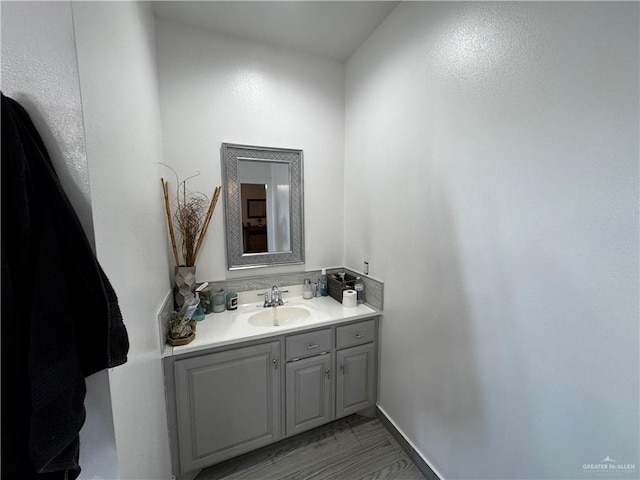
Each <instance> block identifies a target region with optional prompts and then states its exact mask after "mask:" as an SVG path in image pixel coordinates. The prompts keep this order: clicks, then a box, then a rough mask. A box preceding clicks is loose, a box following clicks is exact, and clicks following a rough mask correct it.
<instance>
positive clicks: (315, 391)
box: [164, 292, 380, 474]
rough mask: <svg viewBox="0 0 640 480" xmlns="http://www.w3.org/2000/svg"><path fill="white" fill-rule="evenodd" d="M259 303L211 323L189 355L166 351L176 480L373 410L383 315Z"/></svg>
mask: <svg viewBox="0 0 640 480" xmlns="http://www.w3.org/2000/svg"><path fill="white" fill-rule="evenodd" d="M255 295H256V294H255V292H247V294H246V295H243V294H241V297H243V298H244V300H243V298H241V301H240V303H241V305H240V307H239V308H238V309H237V310H235V311H226V312H224V313H221V314H210V315H208V316H207V318H206V320H204V321H203V322H200V323H199V324H198V327H197V333H196V340H194V341H193V342H192V343H190V344H189V345H186V346H183V347H173V348H171V347H167V351H166V352H165V358H164V369H165V376H166V382H167V399H168V407H169V421H170V427H171V428H170V430H171V436H172V443H173V448H172V452H173V464H174V470H175V471H176V473H180V474H182V473H185V472H190V471H193V470H198V469H202V468H205V467H207V466H210V465H213V464H215V463H218V462H221V461H223V460H226V459H229V458H231V457H234V456H236V455H240V454H242V453H246V452H248V451H251V450H254V449H256V448H259V447H262V446H265V445H268V444H270V443H273V442H276V441H278V440H281V439H283V438H286V437H289V436H291V435H295V434H297V433H300V432H303V431H305V430H309V429H311V428H315V427H317V426H320V425H323V424H325V423H328V422H331V421H333V420H335V419H337V418H340V417H344V416H346V415H350V414H352V413H356V412H359V411H362V410H365V409H367V408H369V407H373V406H374V405H375V401H376V378H377V374H376V368H377V332H378V316H379V313H380V312H379V311H377V310H374V309H373V308H370V307H369V306H367V305H358V306H357V307H355V308H346V307H343V306H342V305H340V304H339V303H338V302H336V301H335V300H333V299H332V298H330V297H316V298H313V299H311V300H303V299H302V297H301V296H300V297H297V296H293V297H291V298H288V303H287V305H286V306H284V307H276V308H273V307H270V308H262V305H261V304H260V305H258V302H256V301H255V300H252V299H255V298H256V296H255ZM293 295H296V293H293ZM246 300H252V301H251V302H247V301H246ZM274 314H275V315H277V319H275V320H276V323H278V324H279V325H277V326H275V325H273V321H272V318H271V317H272V316H273V315H274Z"/></svg>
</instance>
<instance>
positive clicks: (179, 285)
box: [173, 265, 196, 310]
mask: <svg viewBox="0 0 640 480" xmlns="http://www.w3.org/2000/svg"><path fill="white" fill-rule="evenodd" d="M195 289H196V267H195V265H194V266H193V267H176V270H175V279H174V286H173V301H174V303H175V307H176V310H179V309H180V307H182V305H184V301H185V300H186V299H187V298H189V297H192V296H193V295H194V292H195Z"/></svg>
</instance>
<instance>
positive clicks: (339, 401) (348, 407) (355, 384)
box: [336, 343, 376, 418]
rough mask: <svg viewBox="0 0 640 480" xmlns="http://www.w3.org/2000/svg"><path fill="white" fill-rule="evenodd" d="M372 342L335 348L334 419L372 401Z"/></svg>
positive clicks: (373, 363)
mask: <svg viewBox="0 0 640 480" xmlns="http://www.w3.org/2000/svg"><path fill="white" fill-rule="evenodd" d="M375 355H376V348H375V343H368V344H366V345H360V346H357V347H351V348H345V349H344V350H338V353H337V356H336V359H337V365H336V366H337V368H336V370H337V371H336V375H337V377H336V378H337V381H336V385H337V387H336V389H337V391H336V418H340V417H344V416H346V415H351V414H352V413H356V412H358V411H360V410H362V409H364V408H367V407H370V406H373V405H374V404H375V395H376V391H375V378H376V377H375V375H376V373H375V365H376V358H375Z"/></svg>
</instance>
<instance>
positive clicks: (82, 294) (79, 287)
mask: <svg viewBox="0 0 640 480" xmlns="http://www.w3.org/2000/svg"><path fill="white" fill-rule="evenodd" d="M1 161H2V235H1V237H2V320H1V322H2V479H3V480H25V479H65V480H72V479H75V478H77V477H78V475H79V474H80V465H79V460H78V458H79V440H78V433H79V432H80V428H81V427H82V425H83V423H84V420H85V409H84V397H85V391H86V390H85V381H84V379H85V377H87V376H89V375H91V374H93V373H95V372H97V371H99V370H102V369H104V368H108V367H115V366H117V365H121V364H123V363H125V362H126V361H127V352H128V350H129V340H128V338H127V332H126V329H125V326H124V324H123V323H122V316H121V314H120V309H119V307H118V301H117V298H116V295H115V292H114V290H113V288H112V287H111V284H110V283H109V280H108V279H107V277H106V276H105V274H104V272H103V271H102V268H100V265H99V264H98V261H97V260H96V258H95V256H94V254H93V251H92V249H91V246H90V244H89V242H88V240H87V238H86V236H85V233H84V230H83V229H82V226H81V224H80V222H79V220H78V218H77V216H76V214H75V211H74V210H73V207H72V206H71V204H70V203H69V200H68V199H67V196H66V195H65V193H64V191H63V189H62V187H61V185H60V181H59V180H58V177H57V175H56V173H55V171H54V169H53V164H52V163H51V160H50V158H49V155H48V154H47V150H46V149H45V146H44V143H43V142H42V139H41V138H40V136H39V135H38V132H37V131H36V129H35V127H34V125H33V123H32V122H31V119H30V118H29V115H28V114H27V112H26V111H25V110H24V109H23V108H22V107H21V106H20V105H19V104H18V103H17V102H16V101H15V100H12V99H10V98H7V97H5V96H4V95H2V159H1Z"/></svg>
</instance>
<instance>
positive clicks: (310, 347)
mask: <svg viewBox="0 0 640 480" xmlns="http://www.w3.org/2000/svg"><path fill="white" fill-rule="evenodd" d="M319 346H320V345H318V344H317V343H310V344H309V346H308V347H307V350H311V349H314V348H318V347H319Z"/></svg>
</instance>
